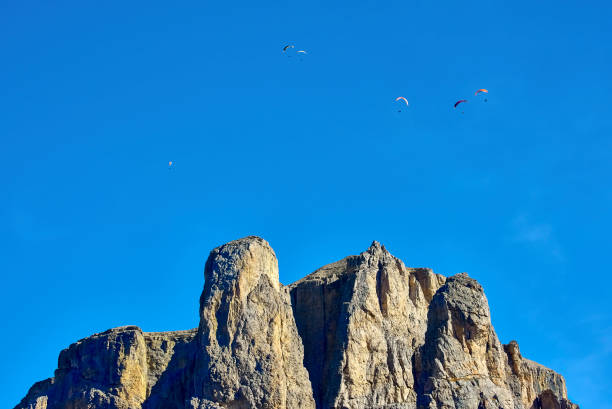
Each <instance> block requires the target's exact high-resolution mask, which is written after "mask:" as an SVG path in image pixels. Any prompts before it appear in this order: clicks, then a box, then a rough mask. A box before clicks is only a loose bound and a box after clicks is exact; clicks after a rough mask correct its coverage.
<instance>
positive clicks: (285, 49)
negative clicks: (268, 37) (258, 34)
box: [283, 44, 295, 52]
mask: <svg viewBox="0 0 612 409" xmlns="http://www.w3.org/2000/svg"><path fill="white" fill-rule="evenodd" d="M293 47H295V46H294V45H291V44H289V45H286V46H284V47H283V52H285V51H287V50H288V49H289V48H293Z"/></svg>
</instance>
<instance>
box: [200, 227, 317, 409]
mask: <svg viewBox="0 0 612 409" xmlns="http://www.w3.org/2000/svg"><path fill="white" fill-rule="evenodd" d="M205 283H206V284H205V287H204V291H203V292H202V296H201V298H200V328H199V333H198V338H199V339H198V341H199V344H198V351H197V356H196V368H195V374H194V383H195V387H196V391H195V392H196V396H197V397H198V398H201V399H203V400H208V401H211V402H215V403H218V404H220V405H221V406H224V407H231V408H236V409H238V408H261V409H267V408H270V409H272V408H279V409H280V408H291V409H293V408H296V409H297V408H304V409H310V408H312V409H314V407H315V405H314V400H313V398H312V388H311V385H310V381H309V380H308V373H307V372H306V369H305V368H304V365H303V357H304V353H303V347H302V341H301V340H300V337H299V336H298V332H297V329H296V325H295V321H294V318H293V314H292V310H291V304H290V299H289V294H288V293H287V291H285V290H284V289H283V288H282V286H281V285H280V282H279V280H278V262H277V260H276V255H275V254H274V251H273V250H272V248H271V247H270V245H269V244H268V243H267V242H266V241H265V240H263V239H260V238H258V237H247V238H245V239H241V240H237V241H233V242H230V243H228V244H226V245H223V246H221V247H219V248H216V249H215V250H213V251H212V252H211V254H210V256H209V258H208V261H207V262H206V269H205Z"/></svg>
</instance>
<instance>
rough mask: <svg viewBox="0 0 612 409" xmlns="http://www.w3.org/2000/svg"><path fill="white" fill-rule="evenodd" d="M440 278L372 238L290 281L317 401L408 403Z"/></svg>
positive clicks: (330, 404) (327, 404) (329, 404)
mask: <svg viewBox="0 0 612 409" xmlns="http://www.w3.org/2000/svg"><path fill="white" fill-rule="evenodd" d="M443 283H444V277H442V276H439V275H436V274H434V273H433V272H431V270H429V269H408V268H406V267H405V266H404V264H403V263H402V262H401V261H400V260H398V259H397V258H395V257H393V256H392V255H391V254H390V253H389V252H388V251H387V250H386V249H385V248H384V247H383V246H381V245H380V244H379V243H377V242H374V243H373V244H372V246H370V248H369V249H368V250H367V251H365V252H364V253H362V254H360V255H359V256H351V257H347V258H345V259H343V260H341V261H339V262H336V263H333V264H330V265H328V266H325V267H322V268H321V269H319V270H317V271H315V272H314V273H312V274H310V275H309V276H307V277H306V278H304V279H302V280H300V281H298V282H296V283H294V284H292V285H291V286H290V289H291V297H292V305H293V308H294V314H295V317H296V321H297V324H298V330H299V332H300V335H301V336H302V338H303V340H304V344H305V347H306V354H305V365H306V367H307V368H308V370H309V372H310V376H311V382H312V383H313V388H314V396H315V399H316V400H317V405H318V406H317V407H321V408H349V409H353V408H377V407H381V408H382V407H391V406H388V405H394V406H393V407H396V408H414V407H416V400H417V392H416V390H415V379H414V372H415V371H414V368H413V358H414V354H415V351H416V350H417V349H418V347H419V346H420V345H422V344H423V342H424V336H425V331H426V328H427V307H428V305H429V301H430V300H431V297H432V296H433V294H434V293H435V292H436V290H437V289H438V287H439V286H440V285H442V284H443Z"/></svg>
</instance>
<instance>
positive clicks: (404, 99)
mask: <svg viewBox="0 0 612 409" xmlns="http://www.w3.org/2000/svg"><path fill="white" fill-rule="evenodd" d="M395 100H396V101H404V102H405V103H406V106H409V104H408V100H407V99H406V98H404V97H397V98H395Z"/></svg>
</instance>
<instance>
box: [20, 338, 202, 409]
mask: <svg viewBox="0 0 612 409" xmlns="http://www.w3.org/2000/svg"><path fill="white" fill-rule="evenodd" d="M195 334H196V332H195V330H192V331H176V332H166V333H143V332H142V331H141V330H140V328H138V327H135V326H127V327H119V328H114V329H111V330H108V331H105V332H102V333H100V334H94V335H92V336H90V337H88V338H85V339H82V340H80V341H78V342H76V343H74V344H72V345H70V346H69V347H68V348H67V349H65V350H63V351H62V352H61V353H60V356H59V362H58V369H57V370H56V371H55V377H54V378H51V379H48V380H46V381H43V382H39V383H38V384H35V385H34V386H33V387H32V388H31V389H30V392H29V393H28V395H27V396H26V397H25V398H24V399H23V401H22V402H21V403H20V404H19V405H18V406H17V407H19V408H36V409H43V408H47V407H48V408H50V409H52V408H71V409H72V408H74V409H77V408H121V409H133V408H142V407H150V408H161V407H167V406H159V405H156V404H154V403H153V402H150V401H148V399H147V398H148V397H149V396H151V391H152V390H153V389H154V388H155V389H156V390H159V389H161V388H160V387H161V386H162V385H164V384H165V383H166V382H167V381H166V379H169V378H172V374H175V373H177V372H178V373H180V372H181V371H183V372H184V369H185V368H186V367H188V363H187V361H186V360H185V358H186V357H188V356H192V355H193V353H187V354H186V353H185V351H184V349H185V348H188V346H189V345H190V343H191V341H192V340H193V338H194V336H195ZM177 351H179V354H177V357H178V356H180V355H183V357H182V359H183V361H182V362H177V359H176V358H175V357H174V356H175V352H177ZM173 358H175V359H173ZM176 378H179V379H180V376H177V377H175V379H176ZM160 380H162V382H159V381H160ZM174 386H175V385H173V386H172V388H174ZM166 389H168V388H166ZM157 395H158V396H159V394H157ZM183 399H184V398H183ZM181 407H183V406H181Z"/></svg>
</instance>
